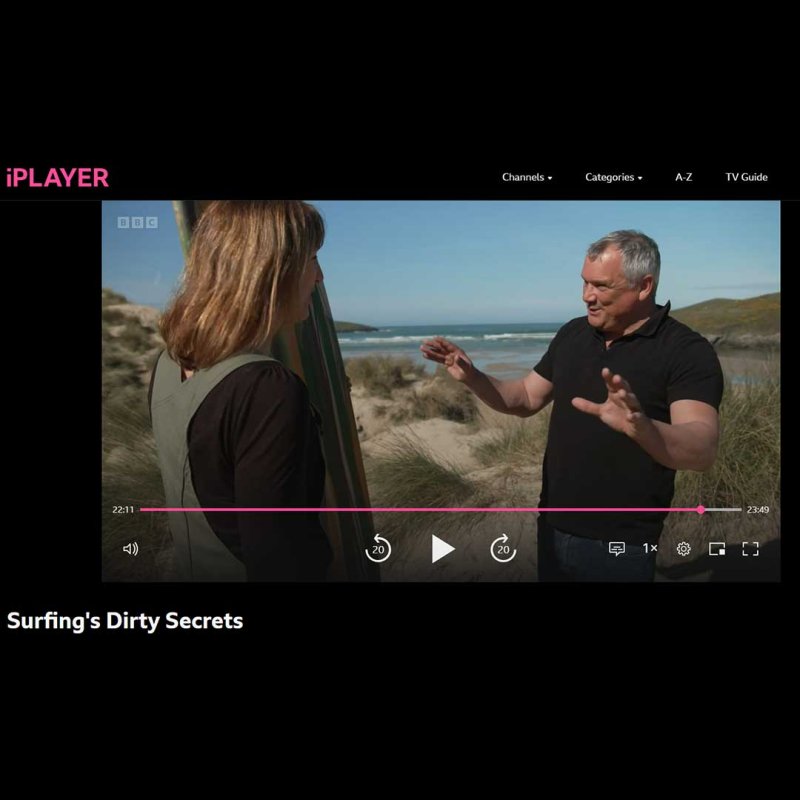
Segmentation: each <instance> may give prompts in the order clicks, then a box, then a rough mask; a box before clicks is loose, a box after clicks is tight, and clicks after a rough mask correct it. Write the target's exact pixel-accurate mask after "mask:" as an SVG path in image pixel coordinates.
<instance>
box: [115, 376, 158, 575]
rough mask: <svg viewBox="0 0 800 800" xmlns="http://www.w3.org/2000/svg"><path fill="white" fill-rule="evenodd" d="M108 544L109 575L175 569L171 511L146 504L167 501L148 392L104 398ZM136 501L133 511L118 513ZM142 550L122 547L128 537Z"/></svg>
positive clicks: (133, 504) (141, 573) (129, 540)
mask: <svg viewBox="0 0 800 800" xmlns="http://www.w3.org/2000/svg"><path fill="white" fill-rule="evenodd" d="M102 483H103V506H102V523H103V547H102V571H103V578H104V580H127V581H155V580H165V579H169V578H170V577H172V576H171V575H170V569H169V562H168V557H169V553H170V551H171V543H170V534H169V526H168V522H167V516H166V514H143V513H141V512H139V508H141V507H163V506H164V504H165V500H164V487H163V484H162V482H161V473H160V471H159V468H158V458H157V455H156V448H155V441H154V440H153V434H152V432H151V428H150V417H149V414H148V411H147V401H146V394H144V392H143V390H142V389H141V388H140V389H139V391H138V393H135V392H132V391H131V392H128V393H126V394H124V395H122V396H120V395H117V396H116V397H115V398H114V399H112V400H107V401H106V402H105V403H104V404H103V466H102ZM120 506H122V507H126V506H133V508H134V511H133V513H122V514H119V513H114V508H115V507H120ZM134 541H135V542H136V543H137V544H138V546H139V553H138V555H137V556H131V555H129V554H127V553H125V552H124V551H123V550H122V547H123V546H124V545H126V544H128V543H129V542H134Z"/></svg>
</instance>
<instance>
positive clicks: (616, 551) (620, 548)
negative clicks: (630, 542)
mask: <svg viewBox="0 0 800 800" xmlns="http://www.w3.org/2000/svg"><path fill="white" fill-rule="evenodd" d="M608 552H609V553H611V555H613V556H621V555H622V554H623V553H624V552H625V542H609V543H608Z"/></svg>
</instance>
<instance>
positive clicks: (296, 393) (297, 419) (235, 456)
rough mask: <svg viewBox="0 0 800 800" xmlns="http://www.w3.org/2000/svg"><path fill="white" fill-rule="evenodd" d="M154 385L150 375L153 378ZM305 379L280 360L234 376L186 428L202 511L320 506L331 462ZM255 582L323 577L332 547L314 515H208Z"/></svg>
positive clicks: (245, 368)
mask: <svg viewBox="0 0 800 800" xmlns="http://www.w3.org/2000/svg"><path fill="white" fill-rule="evenodd" d="M151 390H152V378H151ZM318 420H319V417H318V414H317V412H316V411H315V410H314V409H313V408H312V406H311V403H310V401H309V397H308V390H307V389H306V386H305V384H304V383H303V381H302V380H301V379H300V378H299V377H298V376H297V375H296V374H295V373H294V372H292V371H291V370H290V369H288V368H287V367H285V366H284V365H283V364H281V363H279V362H277V361H258V362H254V363H251V364H246V365H244V366H242V367H239V368H238V369H236V370H234V371H233V372H231V374H230V375H228V376H227V377H225V378H224V379H223V380H222V381H220V382H219V384H217V386H215V387H214V388H213V389H212V390H211V391H210V392H209V393H208V396H207V397H206V398H205V400H203V402H202V404H201V405H200V407H199V409H198V410H197V412H196V413H195V415H194V418H193V419H192V422H191V424H190V426H189V434H188V437H189V442H188V445H189V464H190V466H191V471H192V481H193V483H194V488H195V492H196V494H197V498H198V500H199V501H200V503H201V504H202V506H203V507H204V508H205V507H216V508H226V507H229V508H230V507H238V508H242V507H244V508H303V507H305V508H319V507H320V506H321V505H322V500H323V495H324V488H325V461H324V459H323V456H322V448H321V446H320V439H319V436H320V430H319V422H318ZM204 513H205V515H206V519H207V520H208V523H209V525H210V526H211V528H212V529H213V531H214V533H215V534H216V535H217V536H218V537H219V538H220V540H221V541H222V542H223V544H225V546H226V547H227V548H228V549H229V550H230V551H231V552H232V553H233V554H234V555H235V556H236V557H237V558H239V559H240V560H241V561H243V562H244V565H245V569H246V571H247V579H248V581H291V580H299V581H303V580H312V581H313V580H324V579H325V572H326V570H327V567H328V564H329V563H330V561H331V560H332V551H331V547H330V544H329V543H328V539H327V536H326V535H325V532H324V530H323V529H322V526H321V525H320V522H319V515H318V513H317V512H289V513H285V512H284V513H281V512H275V511H264V512H238V513H231V512H213V511H210V512H204Z"/></svg>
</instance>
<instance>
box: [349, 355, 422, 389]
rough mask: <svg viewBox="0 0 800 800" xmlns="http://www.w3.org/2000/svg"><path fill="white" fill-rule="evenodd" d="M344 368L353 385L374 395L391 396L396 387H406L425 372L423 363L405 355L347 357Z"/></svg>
mask: <svg viewBox="0 0 800 800" xmlns="http://www.w3.org/2000/svg"><path fill="white" fill-rule="evenodd" d="M344 369H345V372H346V373H347V376H348V378H350V381H351V382H352V383H353V385H354V386H363V387H364V389H366V391H367V392H368V393H369V394H370V395H373V396H374V397H391V396H392V392H394V391H395V390H396V389H405V388H408V387H409V386H410V385H411V384H412V383H414V381H417V380H419V379H420V378H421V377H422V376H423V375H424V374H425V367H424V365H422V364H415V363H414V362H413V361H412V359H411V358H409V357H407V356H405V357H400V358H396V357H393V356H365V357H363V358H348V359H345V362H344Z"/></svg>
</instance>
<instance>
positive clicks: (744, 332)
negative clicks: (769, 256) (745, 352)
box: [670, 292, 781, 347]
mask: <svg viewBox="0 0 800 800" xmlns="http://www.w3.org/2000/svg"><path fill="white" fill-rule="evenodd" d="M670 314H671V315H672V316H673V317H675V319H677V320H679V321H680V322H683V323H685V324H686V325H688V326H689V327H690V328H693V329H694V330H696V331H697V332H698V333H702V334H703V336H705V337H706V338H707V339H708V340H709V341H711V343H712V344H714V345H716V346H718V347H770V346H773V347H774V346H779V345H780V330H781V294H780V292H775V293H774V294H762V295H761V296H759V297H750V298H748V299H747V300H725V299H715V300H706V301H705V302H703V303H697V304H695V305H693V306H687V307H686V308H680V309H677V310H676V311H671V312H670Z"/></svg>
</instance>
